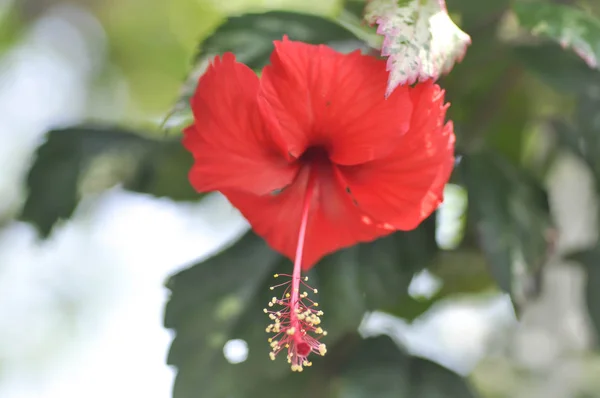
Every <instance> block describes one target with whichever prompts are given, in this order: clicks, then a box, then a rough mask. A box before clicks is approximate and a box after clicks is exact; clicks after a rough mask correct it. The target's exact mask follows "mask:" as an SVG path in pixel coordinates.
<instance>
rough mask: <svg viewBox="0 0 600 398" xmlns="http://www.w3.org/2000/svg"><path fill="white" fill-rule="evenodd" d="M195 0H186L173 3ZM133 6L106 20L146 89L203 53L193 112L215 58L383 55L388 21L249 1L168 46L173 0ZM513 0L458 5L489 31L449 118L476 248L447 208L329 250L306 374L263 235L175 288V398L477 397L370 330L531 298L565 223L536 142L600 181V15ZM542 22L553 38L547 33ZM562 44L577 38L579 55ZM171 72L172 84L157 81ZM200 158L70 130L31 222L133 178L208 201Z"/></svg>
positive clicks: (209, 17)
mask: <svg viewBox="0 0 600 398" xmlns="http://www.w3.org/2000/svg"><path fill="white" fill-rule="evenodd" d="M183 2H184V0H176V1H174V2H172V4H171V6H172V7H175V6H174V4H179V5H181V4H182V3H183ZM125 3H127V5H126V6H125V5H124V6H123V8H122V9H120V11H119V13H118V15H117V17H112V14H110V13H108V12H107V13H106V15H105V13H104V12H105V11H106V10H105V9H104V8H102V7H100V8H101V10H100V11H98V13H99V15H100V16H101V17H102V18H101V19H102V20H103V21H105V23H106V25H107V26H108V27H109V29H108V30H109V32H108V37H109V39H112V40H111V43H112V46H113V48H112V50H111V51H112V57H113V61H115V62H116V63H117V64H118V65H120V66H121V67H122V68H123V69H124V71H125V74H126V75H127V76H130V80H131V81H130V83H131V84H132V87H133V89H134V91H135V93H136V95H135V97H142V98H144V99H145V97H146V94H147V95H148V96H152V94H154V93H155V92H160V97H161V98H160V100H157V101H158V102H161V103H163V102H165V101H167V100H165V98H171V99H172V98H175V97H177V93H176V92H175V89H174V85H175V83H174V82H177V81H179V79H180V78H181V75H183V74H184V73H183V72H182V71H183V69H184V68H185V65H184V63H182V62H181V61H182V59H184V58H185V57H184V55H186V54H189V55H190V56H191V55H192V53H193V52H194V51H196V52H197V53H196V55H195V56H194V57H192V62H193V65H192V73H190V74H189V77H188V82H187V83H186V84H185V85H184V87H183V88H182V93H181V95H180V101H179V103H178V104H177V106H176V108H175V110H174V113H179V112H182V111H183V112H185V113H186V114H185V115H184V116H186V117H189V107H188V99H189V96H190V95H191V93H193V91H194V90H195V88H196V84H197V80H198V77H199V76H200V75H201V74H202V73H203V71H204V69H205V67H206V65H207V62H208V60H209V59H210V58H211V57H213V56H215V55H219V54H222V53H223V52H225V51H231V52H233V53H235V54H236V56H237V58H238V60H239V61H241V62H243V63H245V64H247V65H249V66H250V67H251V68H253V69H254V70H257V71H258V70H260V68H262V67H263V66H264V65H265V64H267V63H268V58H269V55H270V53H271V51H272V49H273V44H272V41H273V40H276V39H281V37H282V36H283V35H284V34H287V35H289V37H290V38H291V39H294V40H301V41H305V42H308V43H315V44H318V43H330V44H331V43H333V44H335V45H339V44H340V43H343V44H345V45H346V46H345V47H344V48H347V47H353V48H359V47H361V48H363V49H369V47H372V49H373V50H376V51H379V47H380V46H381V45H382V40H381V37H378V36H376V35H375V27H369V26H367V25H366V24H362V25H361V24H360V21H359V18H360V16H361V15H362V12H361V10H362V9H363V6H364V2H363V1H360V0H352V1H350V0H348V2H346V6H347V9H346V10H345V11H344V12H343V13H342V14H341V15H339V16H337V17H334V16H333V15H330V16H329V17H323V16H318V15H311V14H301V13H295V12H290V11H282V10H276V11H269V12H259V11H258V10H257V9H256V7H254V8H252V7H251V8H252V13H246V14H244V13H241V14H239V15H235V16H229V17H225V16H224V15H223V12H222V11H219V10H218V9H217V8H218V7H217V6H216V5H215V4H216V2H214V3H213V2H206V1H200V2H198V4H196V3H193V4H192V3H186V4H187V5H186V8H185V9H186V10H188V9H189V13H190V15H193V16H197V15H200V14H202V18H199V19H198V26H197V27H190V26H189V25H186V26H179V24H176V25H177V26H176V27H175V30H176V31H177V32H178V33H177V34H178V35H181V37H183V36H185V40H184V39H181V40H182V41H185V42H187V41H189V37H196V35H199V36H201V37H202V40H200V43H198V44H196V43H194V46H189V48H187V47H186V48H183V47H182V46H183V45H182V43H181V42H180V41H179V39H178V38H175V37H171V36H168V37H166V38H165V39H164V40H159V38H161V37H162V35H163V34H166V33H165V32H164V31H163V30H160V29H156V28H155V26H156V24H157V23H158V22H157V21H159V20H162V18H163V15H162V13H163V12H164V13H166V12H167V10H168V9H169V10H170V8H169V7H171V6H167V5H165V4H166V3H165V4H163V3H161V7H162V8H160V7H159V8H158V9H159V10H160V11H159V12H156V13H154V14H153V15H151V16H147V15H146V14H145V12H142V11H143V10H145V9H146V8H147V7H148V6H147V4H145V3H136V2H135V1H133V0H127V1H126V2H125ZM275 3H277V2H276V1H272V2H268V1H265V2H263V4H265V5H266V4H275ZM157 4H158V3H157ZM256 4H258V3H256ZM256 4H255V5H256ZM225 6H227V7H230V8H231V9H235V10H236V12H237V11H239V10H241V9H242V8H243V7H242V8H239V7H241V6H239V4H238V2H236V3H235V4H233V3H228V4H227V5H224V7H225ZM238 6H239V7H238ZM323 7H325V5H323ZM327 7H328V9H329V8H331V7H329V6H327ZM512 7H513V8H512V9H511V4H510V2H509V1H508V0H497V1H493V2H485V1H481V0H449V1H448V10H449V13H450V15H451V16H452V19H453V20H454V21H455V22H456V23H457V25H460V27H461V29H462V30H464V31H465V32H467V33H468V34H469V35H470V36H471V37H472V39H473V44H472V45H471V46H470V48H469V50H468V52H467V55H466V57H465V59H464V60H463V61H462V62H461V63H460V64H457V65H456V66H455V67H454V69H453V70H452V72H451V73H450V74H449V75H447V76H444V77H443V78H442V79H441V80H440V84H441V85H442V86H443V87H444V88H445V89H446V96H447V98H448V100H449V101H450V102H451V103H452V106H451V107H450V108H449V110H448V117H449V119H452V120H453V122H454V125H455V131H456V135H457V148H458V150H457V151H458V155H460V156H459V158H460V162H459V165H458V166H457V168H456V170H455V173H454V176H453V182H454V183H456V184H459V185H461V186H463V187H464V188H466V190H467V196H468V211H467V214H466V218H467V223H466V225H467V227H466V231H464V239H463V242H462V244H461V245H460V246H459V247H458V248H457V249H454V250H440V249H439V248H438V246H437V244H436V239H435V233H436V227H435V220H436V218H435V217H436V216H435V215H434V216H432V217H430V218H429V219H428V220H426V221H425V222H424V223H423V224H422V225H421V226H420V227H419V228H417V229H416V230H414V231H411V232H406V233H396V234H394V235H392V236H389V237H387V238H383V239H380V240H378V241H376V242H373V243H370V244H361V245H357V246H355V247H351V248H347V249H345V250H340V251H339V252H337V253H334V254H332V255H330V256H327V257H326V258H324V259H323V260H322V261H321V262H320V263H319V264H318V265H317V266H316V267H315V268H314V269H313V270H311V271H310V273H309V274H308V276H309V278H310V281H311V284H312V285H313V286H314V287H316V288H318V290H319V291H320V292H319V302H320V304H321V307H322V308H323V310H324V312H325V313H326V315H325V316H324V317H323V324H324V326H325V328H326V329H327V330H328V331H329V334H328V336H327V337H326V338H325V340H324V341H325V342H326V343H327V345H328V348H329V353H328V354H327V356H325V357H324V358H316V359H315V360H314V366H313V367H312V368H309V369H306V370H305V372H303V373H302V374H290V370H289V368H288V367H287V366H286V365H285V364H284V363H282V362H285V361H284V358H279V359H278V360H277V361H275V362H272V361H270V360H269V357H268V355H267V354H268V343H267V342H266V339H267V337H268V336H267V335H266V334H265V332H264V327H265V326H266V324H267V318H266V317H264V320H263V319H260V318H259V317H261V316H264V314H263V313H262V309H263V307H264V306H265V304H266V303H267V302H268V301H269V299H270V298H271V297H272V295H273V292H271V291H270V290H269V286H270V285H271V284H272V282H273V280H272V279H271V278H272V274H273V273H276V272H278V273H282V272H289V270H290V268H291V264H290V262H289V261H288V260H287V259H284V258H283V257H282V256H281V255H279V254H277V253H275V252H273V251H272V250H271V249H270V248H269V247H268V246H267V245H266V244H265V242H264V241H263V240H262V239H260V238H258V237H257V236H256V235H254V234H253V233H252V232H249V233H247V234H246V235H244V236H243V237H242V238H240V239H239V240H237V241H236V242H233V243H231V244H230V245H229V246H228V247H227V248H225V249H224V250H222V251H221V252H219V253H218V254H215V255H213V256H211V257H210V258H208V259H206V260H204V261H201V262H198V263H197V264H195V265H192V266H190V267H189V268H187V269H185V270H183V271H181V272H179V273H178V274H176V275H174V276H172V277H171V278H170V280H169V281H168V283H167V287H168V289H169V290H170V291H171V297H170V300H169V302H168V304H167V307H166V313H165V326H166V327H167V328H169V329H172V330H173V331H175V333H176V335H175V338H174V341H173V343H172V347H171V350H170V353H169V357H168V363H169V364H171V365H174V366H175V367H176V368H177V377H176V381H175V386H174V390H173V396H174V398H188V397H189V398H192V397H199V396H201V397H204V396H206V397H209V398H220V397H227V398H245V397H255V396H257V397H259V396H263V397H279V396H283V395H285V396H289V397H296V396H297V397H306V396H311V397H333V398H336V397H343V398H359V397H365V398H366V397H411V398H412V397H415V398H430V397H431V398H434V397H450V398H452V397H457V398H463V397H464V398H468V397H475V396H478V395H477V394H476V393H475V392H473V391H472V389H471V388H470V387H469V385H468V383H467V382H466V381H465V380H464V379H463V378H462V377H460V376H458V375H456V374H454V373H452V372H451V371H449V370H447V369H445V368H443V367H440V366H439V365H436V364H434V363H432V362H430V361H427V360H425V359H421V358H415V357H411V356H410V355H408V354H407V353H406V352H405V351H404V349H403V348H402V347H398V345H396V344H395V343H394V342H392V341H391V340H389V339H388V338H387V337H378V338H375V339H366V340H365V339H362V338H361V337H360V336H359V335H358V334H357V332H356V331H357V328H358V326H359V324H360V323H361V321H362V319H363V316H364V314H365V313H366V312H368V311H372V310H379V311H385V312H387V313H389V314H392V315H394V316H397V317H402V318H404V319H406V320H408V321H412V320H414V319H416V318H418V317H419V316H421V315H422V314H423V313H425V312H426V311H427V310H428V309H429V308H431V307H432V306H434V305H435V304H436V303H438V302H439V301H440V300H443V299H445V298H448V297H453V296H456V295H459V294H477V293H481V292H485V291H490V290H494V289H501V290H503V291H505V292H508V293H510V294H511V297H512V298H513V302H514V304H515V306H516V307H517V308H518V307H519V306H520V305H521V304H524V303H525V302H526V301H527V299H528V298H530V296H531V294H532V293H535V291H534V290H535V289H532V286H533V285H535V282H536V280H537V279H539V277H540V275H541V274H542V273H543V272H544V265H545V263H546V261H547V259H548V257H549V255H550V254H552V253H553V249H554V228H553V220H552V217H551V211H550V210H551V209H550V207H549V204H548V198H547V192H546V189H545V186H544V181H543V180H542V178H541V176H543V175H544V172H545V171H546V170H542V171H541V172H539V170H533V169H532V167H531V164H532V159H530V158H531V157H532V156H533V155H532V154H531V151H529V150H528V149H527V147H526V144H527V143H528V142H532V141H533V142H534V145H533V146H534V147H535V148H534V151H533V152H534V155H538V152H540V151H539V150H538V148H537V146H536V145H537V144H540V143H543V144H548V142H550V143H553V145H554V147H553V150H554V151H555V152H560V151H570V152H572V153H574V154H575V155H576V156H577V157H579V158H580V159H581V160H582V161H583V162H584V163H585V164H586V165H587V167H589V169H590V170H591V171H592V172H593V173H594V176H595V179H596V183H597V188H598V191H599V192H600V139H599V138H598V137H599V133H600V118H599V117H598V110H599V109H600V94H599V93H600V72H599V71H598V70H597V60H598V59H600V28H599V27H600V22H599V21H598V18H597V17H596V16H594V15H593V14H592V13H585V12H582V11H580V10H579V9H576V8H574V7H571V6H562V5H555V4H551V3H550V2H526V1H514V2H512ZM123 10H125V11H123ZM128 10H132V11H131V13H133V14H135V15H141V16H143V17H144V18H142V19H144V20H143V21H141V22H140V21H137V22H139V24H140V25H143V26H141V27H143V29H141V28H140V26H138V24H131V25H129V22H128V21H131V18H130V17H129V16H128V15H126V14H127V12H128ZM436 10H437V9H436ZM511 10H512V11H513V12H514V13H515V14H516V15H517V17H518V22H519V23H520V26H519V28H520V29H519V30H517V29H516V27H512V29H513V31H511V32H509V33H510V35H508V36H510V38H509V39H506V38H504V37H503V38H499V36H502V35H499V34H498V32H499V31H501V30H503V29H504V28H506V27H505V26H504V25H502V23H503V20H504V17H505V16H506V15H507V13H509V12H510V11H511ZM176 14H177V15H178V17H177V18H179V17H182V15H181V12H179V13H176ZM109 15H110V16H111V17H109ZM169 15H170V18H171V19H173V18H174V17H173V14H169ZM188 17H189V16H188ZM146 18H147V19H148V20H147V21H146ZM177 18H174V19H177ZM182 18H183V17H182ZM189 18H190V19H191V17H189ZM184 19H185V18H184ZM177 20H179V19H177ZM185 20H188V19H185ZM125 22H127V23H125ZM183 25H185V24H183ZM9 28H10V29H13V28H12V27H10V26H9ZM138 28H140V29H138ZM10 29H9V30H10ZM136 29H137V30H139V31H140V32H141V33H140V32H137V31H136ZM0 33H2V32H0ZM531 33H533V34H535V35H538V36H539V38H534V40H532V37H531ZM511 35H512V36H511ZM122 37H125V39H123V40H121V38H122ZM540 38H546V39H550V40H546V41H545V40H541V39H540ZM554 42H557V43H559V44H563V45H566V46H568V47H572V48H573V49H575V51H576V53H577V54H579V56H581V57H578V56H577V55H576V54H575V53H574V52H573V53H572V52H571V51H564V49H561V48H560V46H559V45H558V44H557V43H554ZM0 44H1V43H0ZM137 51H139V53H138V52H137ZM132 54H133V55H132ZM582 58H583V59H582ZM594 60H596V61H594ZM586 62H587V64H586ZM589 66H593V67H594V68H596V69H594V68H590V67H589ZM145 68H147V70H146V69H145ZM180 72H181V73H180ZM161 73H164V74H168V75H169V78H168V79H164V80H160V79H158V80H160V81H158V82H157V83H156V85H152V84H150V82H152V81H153V79H155V77H156V76H160V75H161ZM174 75H176V76H174ZM138 89H139V90H138ZM547 93H552V94H554V97H553V96H552V95H546V94H547ZM163 97H165V98H163ZM557 98H558V99H559V100H560V101H558V100H557ZM564 103H567V104H572V105H573V107H572V109H571V108H569V107H568V106H567V107H565V106H564ZM141 104H142V107H144V106H145V105H147V104H145V103H144V101H141ZM163 105H164V104H163ZM161 109H162V108H161ZM571 110H573V112H571ZM548 115H551V116H552V117H551V118H549V117H548ZM548 125H550V126H551V127H552V131H550V132H548V133H547V134H544V135H543V137H541V138H540V139H539V141H535V140H534V138H535V136H534V131H538V130H540V126H548ZM532 137H533V138H532ZM553 138H556V142H555V143H554V141H553ZM539 146H540V147H541V146H542V145H539ZM191 162H192V157H191V156H190V155H189V154H188V153H186V151H185V150H184V149H183V148H182V146H181V143H180V139H179V138H177V139H171V138H164V139H159V138H149V136H148V135H147V134H145V135H142V134H138V133H137V132H135V131H130V130H128V129H122V128H117V127H114V126H87V125H84V126H76V127H72V128H67V129H61V130H54V131H51V132H49V133H48V134H47V141H46V142H45V143H44V144H43V145H41V146H40V148H39V150H38V152H37V154H36V157H35V159H34V162H33V164H32V167H31V169H30V171H29V174H28V177H27V190H28V195H27V200H26V202H25V205H24V208H23V211H22V214H21V216H20V218H21V219H22V220H26V221H30V222H32V223H33V224H35V225H36V226H37V228H38V229H39V230H40V232H41V234H42V235H44V236H47V235H49V234H50V233H51V231H52V228H53V226H54V225H55V224H56V223H57V222H58V221H59V220H64V219H68V218H69V217H70V216H71V215H72V214H73V212H74V211H75V209H76V207H77V205H78V203H79V202H80V200H81V199H82V198H83V197H84V196H85V195H90V194H92V195H93V194H100V193H101V192H103V191H105V190H106V189H109V188H110V187H113V186H115V185H117V184H123V186H124V187H126V188H127V189H130V190H133V191H136V192H141V193H147V194H150V195H154V196H160V197H169V198H171V199H174V200H198V199H199V198H200V197H201V196H200V195H198V194H197V193H195V192H194V190H193V189H192V188H191V187H190V185H189V182H188V181H187V174H188V171H189V169H190V167H191ZM547 166H548V165H546V166H545V167H547ZM599 224H600V222H599ZM598 247H600V244H598V245H596V247H594V248H591V249H590V250H588V251H585V252H581V253H578V254H576V255H574V256H573V259H574V260H576V261H577V262H579V263H581V264H583V266H584V267H585V269H586V270H587V272H588V279H587V283H588V288H587V296H588V297H587V302H588V306H589V312H590V315H591V319H592V320H593V323H594V325H595V327H596V329H597V330H598V331H599V332H598V335H599V336H600V297H598V292H599V291H600V289H599V288H598V286H600V271H599V270H600V268H598V265H599V264H600V250H599V249H598ZM423 270H428V271H429V272H431V273H432V274H434V275H435V276H437V277H438V278H439V279H440V280H441V282H442V285H441V287H440V289H439V291H438V292H436V293H435V294H433V296H432V297H429V298H427V299H423V298H418V297H412V296H411V295H410V294H409V292H408V287H409V285H410V282H411V280H412V279H413V277H414V275H415V274H416V273H418V272H421V271H423ZM231 339H242V340H244V341H245V342H246V343H247V344H248V347H249V355H248V358H247V360H246V361H244V362H243V363H239V364H231V363H229V362H228V361H227V360H226V358H225V357H224V355H223V346H224V344H225V343H226V342H227V341H228V340H231Z"/></svg>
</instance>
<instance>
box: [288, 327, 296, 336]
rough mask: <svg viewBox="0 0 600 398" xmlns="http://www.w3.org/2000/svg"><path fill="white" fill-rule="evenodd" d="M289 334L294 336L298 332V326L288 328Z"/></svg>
mask: <svg viewBox="0 0 600 398" xmlns="http://www.w3.org/2000/svg"><path fill="white" fill-rule="evenodd" d="M286 333H287V334H289V335H290V336H292V335H293V334H294V333H296V328H295V327H293V326H292V327H291V328H289V329H288V330H287V332H286Z"/></svg>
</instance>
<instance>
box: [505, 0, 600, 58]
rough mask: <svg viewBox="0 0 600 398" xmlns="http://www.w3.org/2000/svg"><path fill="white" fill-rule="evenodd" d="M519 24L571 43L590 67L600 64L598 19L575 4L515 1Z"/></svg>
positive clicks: (557, 40)
mask: <svg viewBox="0 0 600 398" xmlns="http://www.w3.org/2000/svg"><path fill="white" fill-rule="evenodd" d="M514 10H515V12H516V13H517V16H518V18H519V22H520V23H521V26H523V27H524V28H527V29H529V30H531V32H532V33H533V34H535V35H540V36H545V37H548V38H550V39H552V40H555V41H556V42H558V43H560V44H561V45H562V46H563V47H570V48H572V49H573V51H575V52H576V53H577V54H578V55H579V56H580V57H581V58H583V59H584V60H585V62H586V63H587V64H588V65H589V66H590V68H599V66H600V21H598V19H597V18H595V17H594V16H592V15H589V14H588V13H586V12H584V11H582V10H578V9H577V8H574V7H570V6H565V5H558V4H542V3H515V6H514Z"/></svg>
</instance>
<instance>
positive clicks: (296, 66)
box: [183, 38, 454, 370]
mask: <svg viewBox="0 0 600 398" xmlns="http://www.w3.org/2000/svg"><path fill="white" fill-rule="evenodd" d="M387 80H388V73H387V71H386V63H385V61H384V60H380V59H376V58H374V57H371V56H366V55H361V54H360V52H358V51H357V52H354V53H351V54H341V53H338V52H336V51H334V50H333V49H331V48H329V47H327V46H324V45H319V46H314V45H308V44H305V43H300V42H294V41H290V40H288V39H287V38H284V39H283V41H277V42H275V51H274V52H273V54H272V56H271V64H270V65H268V66H266V67H265V68H264V70H263V72H262V76H261V77H260V78H258V77H257V76H256V74H255V73H254V72H253V71H252V70H251V69H250V68H248V67H247V66H245V65H243V64H241V63H238V62H236V60H235V57H234V55H233V54H231V53H226V54H224V55H223V56H222V58H219V57H216V58H215V60H214V62H213V63H212V65H211V66H210V67H209V68H208V70H207V71H206V73H205V74H204V75H203V76H202V77H201V78H200V80H199V83H198V88H197V90H196V93H195V95H194V96H193V97H192V99H191V108H192V110H193V113H194V124H193V125H192V126H190V127H188V128H187V129H186V130H185V131H184V134H185V138H184V141H183V143H184V145H185V147H186V148H187V149H188V150H189V151H190V152H191V153H192V154H193V156H194V159H195V162H194V166H193V168H192V170H191V172H190V176H189V177H190V181H191V183H192V185H193V186H194V187H195V189H196V190H198V191H200V192H206V191H215V190H216V191H220V192H221V193H223V194H224V195H225V196H226V197H227V198H228V200H229V201H230V202H231V203H232V204H233V205H234V206H235V207H236V208H238V209H239V210H240V212H241V213H242V214H243V215H244V217H245V218H246V219H247V220H248V221H249V223H250V225H251V226H252V228H253V229H254V231H255V232H256V233H257V234H258V235H260V236H262V237H263V238H264V239H265V240H266V241H267V242H268V244H269V245H270V246H271V247H272V248H273V249H275V250H277V251H279V252H281V253H283V254H284V255H286V256H287V257H289V258H290V259H291V260H292V261H294V270H293V273H292V275H286V276H287V277H289V280H288V281H287V282H285V283H283V284H282V285H285V286H287V288H286V290H285V292H284V294H283V295H282V296H281V298H277V297H274V298H273V300H272V302H270V303H269V306H270V307H273V306H278V308H280V309H279V310H267V309H265V312H267V313H268V314H269V317H270V318H271V319H272V320H273V321H274V323H273V324H272V325H270V326H269V328H267V331H268V332H273V333H275V337H273V338H271V339H270V340H269V341H270V342H271V346H272V348H273V352H272V354H271V356H272V357H274V355H275V354H277V353H278V352H279V351H280V350H282V349H283V348H287V351H288V362H290V363H291V364H292V369H293V370H302V366H307V365H310V362H308V361H307V359H306V358H307V356H308V354H310V353H311V352H315V353H318V354H321V355H323V354H324V353H325V346H324V345H323V344H321V343H320V342H319V341H318V338H315V337H312V336H311V335H310V334H311V333H312V334H316V335H319V337H320V335H322V334H323V330H322V329H321V328H320V327H318V325H319V323H320V318H319V317H320V316H321V315H322V312H321V311H318V310H317V309H316V308H315V307H317V304H316V303H314V302H313V301H311V300H310V299H308V297H307V295H308V294H307V293H301V292H300V287H301V286H302V285H304V282H305V280H304V279H301V275H300V271H301V269H302V270H308V269H310V268H311V267H312V266H313V265H314V264H315V263H316V262H317V261H318V260H319V259H320V258H321V257H323V256H324V255H326V254H328V253H331V252H333V251H335V250H338V249H340V248H343V247H348V246H351V245H354V244H356V243H358V242H368V241H372V240H374V239H377V238H378V237H381V236H384V235H388V234H390V233H392V232H394V231H397V230H411V229H414V228H416V227H417V226H418V225H419V224H420V223H421V222H422V221H423V220H424V219H425V218H427V217H428V216H429V215H430V214H431V213H432V212H433V211H434V210H435V209H436V208H437V206H438V205H439V204H440V202H441V201H442V195H443V188H444V185H445V184H446V182H447V181H448V179H449V177H450V174H451V172H452V168H453V164H454V134H453V128H452V123H451V122H448V123H444V120H445V114H446V109H447V107H448V104H445V103H444V92H443V90H441V89H440V87H439V86H437V85H436V84H434V83H433V82H431V81H428V82H424V83H420V84H417V85H416V86H414V87H410V86H400V87H398V88H396V89H395V90H394V92H393V93H392V94H391V95H390V96H389V97H388V98H385V91H386V84H387ZM309 290H310V288H309Z"/></svg>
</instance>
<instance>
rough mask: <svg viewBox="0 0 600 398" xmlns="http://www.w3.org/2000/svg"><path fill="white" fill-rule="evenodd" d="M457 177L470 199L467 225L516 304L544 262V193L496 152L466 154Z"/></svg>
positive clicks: (548, 222) (547, 245) (547, 220)
mask: <svg viewBox="0 0 600 398" xmlns="http://www.w3.org/2000/svg"><path fill="white" fill-rule="evenodd" d="M459 170H460V172H461V176H462V178H463V181H464V183H465V185H466V187H467V190H468V195H469V218H470V222H471V223H472V224H473V225H474V226H475V228H476V230H477V231H478V235H479V236H478V237H479V241H480V244H481V246H482V248H483V251H484V253H485V255H486V257H487V259H488V261H489V263H490V266H491V272H492V275H493V276H494V278H495V280H496V281H497V283H498V285H499V286H500V287H501V288H502V289H503V290H505V291H506V292H508V293H510V294H511V295H512V296H513V299H515V300H514V301H516V303H517V304H518V303H519V301H520V300H521V299H523V296H524V295H527V294H528V291H527V290H528V287H527V286H525V285H520V283H523V282H527V277H528V276H531V275H534V274H535V273H536V272H538V270H539V269H540V267H542V266H543V265H544V263H545V262H546V260H547V257H548V253H549V250H550V249H551V242H550V241H549V239H550V238H549V236H550V235H549V233H550V232H551V231H552V222H551V219H550V211H549V205H548V199H547V194H546V191H545V190H544V189H543V188H542V187H541V186H539V185H538V184H537V182H536V181H535V180H533V178H531V177H530V176H529V174H527V173H526V172H525V171H524V170H522V169H520V168H518V167H516V166H515V165H513V164H512V163H510V162H508V161H507V160H506V159H505V158H503V157H501V156H499V155H498V154H497V153H494V152H490V151H485V150H484V151H481V152H479V153H472V154H470V155H468V156H465V158H464V159H463V161H462V162H461V165H460V168H459Z"/></svg>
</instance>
